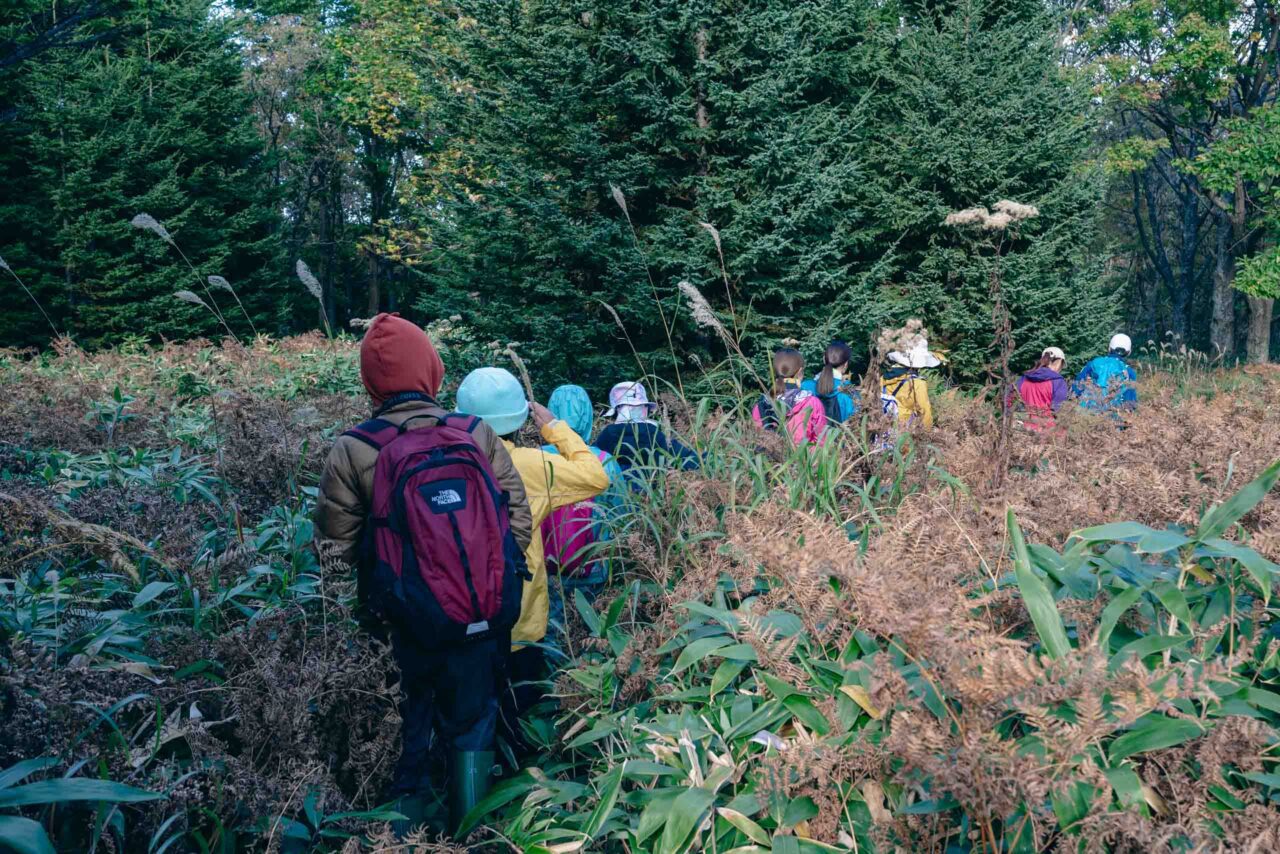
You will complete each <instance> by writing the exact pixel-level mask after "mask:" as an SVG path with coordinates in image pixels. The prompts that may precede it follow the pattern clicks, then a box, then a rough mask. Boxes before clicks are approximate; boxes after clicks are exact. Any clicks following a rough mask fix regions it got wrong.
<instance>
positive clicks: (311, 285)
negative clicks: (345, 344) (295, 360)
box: [294, 258, 333, 338]
mask: <svg viewBox="0 0 1280 854" xmlns="http://www.w3.org/2000/svg"><path fill="white" fill-rule="evenodd" d="M294 272H296V273H297V274H298V280H299V281H300V282H302V285H303V287H305V288H306V289H307V293H309V294H311V296H313V297H315V300H316V304H317V305H319V307H320V320H321V322H322V323H323V324H324V333H325V335H326V336H327V337H329V338H332V337H333V329H332V328H330V326H329V311H328V309H326V308H325V304H324V286H323V285H321V284H320V280H319V279H317V278H316V276H315V274H314V273H312V272H311V268H310V267H308V266H307V262H306V261H303V260H302V259H301V258H299V259H298V263H297V264H295V265H294Z"/></svg>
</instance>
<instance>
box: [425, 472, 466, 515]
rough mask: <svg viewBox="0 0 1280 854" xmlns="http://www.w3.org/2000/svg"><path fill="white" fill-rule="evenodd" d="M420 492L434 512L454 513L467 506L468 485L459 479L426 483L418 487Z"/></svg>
mask: <svg viewBox="0 0 1280 854" xmlns="http://www.w3.org/2000/svg"><path fill="white" fill-rule="evenodd" d="M418 493H419V494H420V495H421V496H422V497H423V498H424V499H426V502H427V506H428V507H430V508H431V512H432V513H453V512H456V511H458V510H465V509H466V506H467V498H466V496H467V485H466V484H465V483H463V482H462V481H460V480H457V479H450V480H442V481H437V482H436V483H428V484H424V485H423V486H420V487H418Z"/></svg>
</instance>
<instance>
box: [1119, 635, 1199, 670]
mask: <svg viewBox="0 0 1280 854" xmlns="http://www.w3.org/2000/svg"><path fill="white" fill-rule="evenodd" d="M1190 640H1191V636H1190V635H1149V636H1148V637H1144V638H1138V639H1137V640H1136V641H1131V642H1129V643H1127V644H1125V645H1124V646H1122V647H1120V651H1119V652H1117V653H1116V654H1115V655H1114V656H1113V657H1112V658H1111V661H1110V662H1109V663H1108V664H1107V666H1108V667H1109V668H1110V669H1111V670H1113V671H1114V670H1116V669H1117V668H1119V667H1120V665H1121V664H1123V663H1124V661H1125V659H1127V658H1129V657H1130V656H1135V655H1136V656H1137V657H1138V658H1146V657H1147V656H1148V655H1154V654H1155V653H1157V652H1164V651H1165V650H1166V649H1173V648H1174V647H1179V646H1182V645H1183V644H1185V643H1187V642H1188V641H1190Z"/></svg>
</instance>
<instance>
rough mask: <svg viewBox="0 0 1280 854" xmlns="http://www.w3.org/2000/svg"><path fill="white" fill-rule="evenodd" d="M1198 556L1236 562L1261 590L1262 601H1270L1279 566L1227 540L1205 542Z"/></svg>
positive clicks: (1246, 547) (1279, 569) (1279, 570)
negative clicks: (1272, 583)
mask: <svg viewBox="0 0 1280 854" xmlns="http://www.w3.org/2000/svg"><path fill="white" fill-rule="evenodd" d="M1198 554H1204V555H1206V556H1208V557H1219V556H1221V557H1226V558H1230V559H1231V560H1234V561H1236V562H1237V563H1239V564H1240V565H1241V566H1243V567H1244V569H1245V572H1247V573H1249V575H1251V576H1253V580H1254V581H1256V582H1257V583H1258V587H1259V589H1261V590H1262V598H1263V601H1270V599H1271V581H1272V579H1273V578H1274V577H1275V574H1276V573H1277V572H1280V566H1277V565H1276V564H1274V563H1272V562H1271V561H1269V560H1267V559H1266V558H1264V557H1263V556H1262V555H1260V554H1258V553H1257V552H1255V551H1254V550H1253V549H1251V548H1249V547H1248V546H1242V545H1240V544H1239V543H1233V542H1230V541H1228V540H1220V539H1212V540H1206V541H1205V542H1204V548H1203V549H1202V550H1201V551H1200V552H1198Z"/></svg>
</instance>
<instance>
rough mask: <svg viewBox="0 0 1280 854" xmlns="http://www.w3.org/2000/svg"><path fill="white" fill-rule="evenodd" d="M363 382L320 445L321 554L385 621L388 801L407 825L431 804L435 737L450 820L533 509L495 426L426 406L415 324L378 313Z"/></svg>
mask: <svg viewBox="0 0 1280 854" xmlns="http://www.w3.org/2000/svg"><path fill="white" fill-rule="evenodd" d="M360 379H361V381H363V383H364V387H365V389H366V390H367V391H368V392H369V397H370V399H371V400H372V403H373V418H372V419H371V420H369V421H365V422H364V423H362V424H360V425H358V426H356V427H354V428H352V429H351V430H348V431H347V432H346V433H343V434H342V435H341V436H339V437H338V439H337V441H336V442H334V445H333V449H332V450H331V451H330V452H329V458H328V460H327V461H326V462H325V467H324V472H323V474H322V475H321V476H320V490H319V497H318V499H317V501H316V511H315V521H316V530H317V534H318V537H317V539H318V540H319V546H320V549H321V551H322V554H334V555H336V556H337V557H340V558H341V559H342V560H344V561H345V562H346V563H348V564H353V565H356V566H357V567H358V569H357V573H356V576H357V591H358V596H359V600H360V604H361V611H362V616H365V617H367V616H369V615H370V614H375V615H377V619H376V620H375V621H374V625H375V627H377V628H381V627H378V626H377V623H379V622H381V623H385V628H388V629H389V630H390V632H389V634H390V638H391V646H392V650H393V651H394V653H395V657H396V662H397V664H398V665H399V667H400V677H401V678H400V687H401V692H402V696H401V700H400V717H401V721H402V723H401V740H402V749H401V754H400V759H399V762H398V763H397V764H396V768H395V771H394V774H393V778H392V782H391V790H390V792H388V797H389V798H397V799H399V800H398V804H397V809H398V811H399V812H401V813H403V814H405V815H406V816H408V817H409V819H410V822H409V823H416V822H417V821H420V820H421V819H422V818H423V817H424V814H425V811H426V806H427V804H429V803H431V801H432V798H431V795H430V788H431V780H430V776H429V766H430V757H431V747H432V744H433V742H436V743H439V744H441V745H443V746H444V748H445V749H446V751H447V752H448V770H449V783H448V802H449V808H450V813H451V820H452V826H451V828H450V829H451V830H452V829H453V828H455V827H456V826H457V822H458V820H459V819H460V818H461V817H462V815H463V814H465V813H466V812H467V811H468V810H469V809H470V808H471V807H472V806H474V804H475V802H476V801H477V800H478V799H479V798H480V797H481V796H483V793H484V787H485V786H486V785H487V782H488V778H489V772H490V769H491V768H492V767H493V761H494V737H495V731H496V726H497V720H498V710H499V705H498V700H499V696H500V694H501V691H502V690H503V688H504V687H505V680H506V665H507V657H508V650H509V648H510V644H511V641H510V633H511V631H510V626H509V625H508V626H505V628H504V627H503V625H502V619H500V618H499V617H498V616H497V615H498V614H503V615H506V612H505V611H504V610H502V609H501V605H500V604H495V603H503V602H507V601H508V600H511V599H512V597H511V596H508V595H507V593H509V592H512V593H513V596H514V599H513V601H514V603H515V606H514V609H515V614H516V615H517V616H518V613H519V602H520V599H521V595H520V594H521V590H520V589H519V584H518V583H517V582H515V581H514V580H513V579H515V578H517V577H520V574H521V573H526V572H527V571H526V569H525V567H524V559H523V554H524V550H525V549H527V548H528V547H529V543H530V541H531V539H532V535H533V519H532V516H531V515H530V512H529V502H528V499H527V498H526V496H525V490H524V483H523V482H522V481H521V480H520V475H519V473H518V472H517V471H516V469H515V466H514V465H512V462H511V456H510V454H509V453H508V452H507V449H506V446H504V445H503V444H502V442H501V440H499V439H498V437H497V435H496V434H494V432H493V430H491V429H490V428H489V427H488V426H486V425H485V424H484V422H482V421H480V420H479V419H475V418H470V417H468V416H461V415H457V414H452V415H451V414H449V413H447V412H446V411H445V410H444V409H443V408H442V407H441V406H440V405H439V404H438V403H436V401H435V396H436V394H437V393H439V391H440V384H441V382H442V381H443V380H444V364H443V363H442V362H441V361H440V355H439V354H438V353H437V352H436V348H435V346H434V345H432V343H431V338H430V337H429V336H428V335H427V333H426V332H424V331H423V330H422V329H420V328H419V327H417V326H415V325H414V324H412V323H410V322H409V321H407V320H405V319H403V318H401V317H398V316H397V315H394V314H379V315H378V316H377V317H375V318H374V319H373V322H372V323H371V324H370V325H369V330H368V332H366V333H365V336H364V341H363V342H362V343H361V345H360ZM433 449H438V450H440V452H441V456H432V451H433ZM379 460H383V461H384V462H383V464H382V465H378V463H379ZM442 526H443V527H442ZM459 530H461V533H460V534H459V533H458V532H459ZM473 582H474V583H473ZM468 591H469V593H468ZM477 593H478V594H479V596H477ZM491 613H492V614H493V615H494V616H490V614H491ZM490 620H492V621H493V625H492V626H491V625H490V623H489V621H490ZM362 622H363V621H362ZM510 622H511V623H514V617H511V620H510ZM433 733H434V738H433ZM397 829H398V830H401V831H403V830H407V827H399V828H397Z"/></svg>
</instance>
